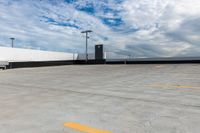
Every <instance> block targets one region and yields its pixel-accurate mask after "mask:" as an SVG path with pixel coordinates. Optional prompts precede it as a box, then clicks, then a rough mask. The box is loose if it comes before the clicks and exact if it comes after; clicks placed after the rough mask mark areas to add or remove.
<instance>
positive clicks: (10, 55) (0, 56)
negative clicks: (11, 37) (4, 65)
mask: <svg viewBox="0 0 200 133" xmlns="http://www.w3.org/2000/svg"><path fill="white" fill-rule="evenodd" d="M76 58H77V54H73V53H64V52H49V51H41V50H31V49H21V48H8V47H0V61H8V62H26V61H62V60H65V61H66V60H73V59H74V60H75V59H76Z"/></svg>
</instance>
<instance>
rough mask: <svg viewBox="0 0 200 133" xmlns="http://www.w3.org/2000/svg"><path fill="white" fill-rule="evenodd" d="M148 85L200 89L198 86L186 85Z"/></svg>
mask: <svg viewBox="0 0 200 133" xmlns="http://www.w3.org/2000/svg"><path fill="white" fill-rule="evenodd" d="M149 86H151V87H159V88H179V89H200V87H198V86H186V85H169V84H153V85H149Z"/></svg>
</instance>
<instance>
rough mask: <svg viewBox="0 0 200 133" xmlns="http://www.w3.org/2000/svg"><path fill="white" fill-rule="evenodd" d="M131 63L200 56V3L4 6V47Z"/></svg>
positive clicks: (31, 2)
mask: <svg viewBox="0 0 200 133" xmlns="http://www.w3.org/2000/svg"><path fill="white" fill-rule="evenodd" d="M88 29H89V30H92V31H93V33H91V34H90V39H89V52H93V51H94V45H95V44H104V46H105V52H107V53H115V55H124V56H131V57H175V56H179V57H191V56H200V1H199V0H0V45H1V46H10V44H11V41H10V39H9V38H10V37H14V38H16V40H15V47H19V48H30V49H41V50H49V51H61V52H79V53H84V51H85V36H84V34H81V31H83V30H88Z"/></svg>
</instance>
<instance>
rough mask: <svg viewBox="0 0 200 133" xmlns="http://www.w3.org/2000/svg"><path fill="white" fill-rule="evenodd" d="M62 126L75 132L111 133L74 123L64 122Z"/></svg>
mask: <svg viewBox="0 0 200 133" xmlns="http://www.w3.org/2000/svg"><path fill="white" fill-rule="evenodd" d="M64 126H65V127H68V128H72V129H75V130H77V131H81V132H84V133H112V132H110V131H105V130H101V129H96V128H92V127H90V126H86V125H82V124H79V123H75V122H66V123H64Z"/></svg>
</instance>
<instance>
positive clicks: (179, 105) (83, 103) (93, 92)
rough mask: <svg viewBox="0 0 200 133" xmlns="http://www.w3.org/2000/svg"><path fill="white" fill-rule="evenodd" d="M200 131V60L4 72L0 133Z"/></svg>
mask: <svg viewBox="0 0 200 133" xmlns="http://www.w3.org/2000/svg"><path fill="white" fill-rule="evenodd" d="M65 122H77V123H80V124H84V125H88V126H91V127H94V128H99V129H102V130H108V131H111V132H113V133H199V131H200V65H199V64H168V65H163V64H162V65H99V66H98V65H94V66H78V65H77V66H61V67H46V68H45V67H44V68H28V69H13V70H6V71H0V133H81V132H78V131H76V130H73V129H70V128H68V127H64V125H63V124H64V123H65Z"/></svg>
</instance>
